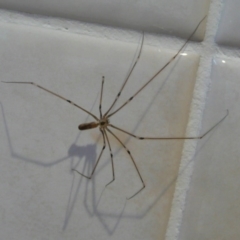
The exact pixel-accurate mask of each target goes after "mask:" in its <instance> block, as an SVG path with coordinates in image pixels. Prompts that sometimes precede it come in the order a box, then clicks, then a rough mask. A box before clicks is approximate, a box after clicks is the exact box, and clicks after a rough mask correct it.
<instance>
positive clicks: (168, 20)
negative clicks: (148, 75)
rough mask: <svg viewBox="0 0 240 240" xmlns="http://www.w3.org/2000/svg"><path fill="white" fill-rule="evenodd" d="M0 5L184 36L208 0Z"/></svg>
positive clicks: (10, 0)
mask: <svg viewBox="0 0 240 240" xmlns="http://www.w3.org/2000/svg"><path fill="white" fill-rule="evenodd" d="M0 7H2V8H6V9H12V10H15V11H22V12H27V13H33V14H42V15H47V16H54V17H61V18H67V19H76V20H80V21H85V22H92V23H97V24H103V25H108V26H114V27H124V28H131V29H137V30H145V31H154V32H158V33H165V34H166V33H167V34H173V35H176V36H182V37H185V38H186V37H188V36H189V32H191V31H192V30H193V29H194V28H195V26H196V25H197V24H198V22H199V21H200V20H201V19H202V18H203V17H204V16H205V15H206V14H207V12H208V8H209V0H202V1H192V0H171V1H169V0H162V1H159V0H152V1H148V0H139V1H134V0H121V1H108V0H99V1H95V0H80V1H79V0H68V1H66V0H65V1H57V0H48V1H29V0H0ZM203 36H204V30H203V31H202V32H201V33H200V34H199V36H198V38H199V39H202V38H203Z"/></svg>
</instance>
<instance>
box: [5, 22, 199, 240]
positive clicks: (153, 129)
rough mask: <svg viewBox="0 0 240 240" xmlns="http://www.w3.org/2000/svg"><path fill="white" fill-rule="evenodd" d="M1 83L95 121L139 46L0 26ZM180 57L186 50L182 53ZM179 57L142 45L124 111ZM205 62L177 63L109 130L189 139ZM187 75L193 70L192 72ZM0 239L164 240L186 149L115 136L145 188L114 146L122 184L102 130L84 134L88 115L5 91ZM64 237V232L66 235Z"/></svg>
mask: <svg viewBox="0 0 240 240" xmlns="http://www.w3.org/2000/svg"><path fill="white" fill-rule="evenodd" d="M0 28H1V38H0V42H1V44H0V53H1V54H0V56H1V66H0V71H1V80H3V81H34V82H36V83H38V84H40V85H42V86H44V87H46V88H48V89H50V90H52V91H54V92H56V93H58V94H60V95H62V96H65V97H67V98H69V99H71V100H72V101H74V102H76V103H77V104H79V105H81V106H82V107H84V108H86V109H88V110H91V111H92V112H94V114H96V115H98V101H99V92H100V84H101V78H102V75H105V77H106V80H105V87H104V97H103V109H104V110H105V111H106V109H107V106H109V105H110V102H111V101H113V99H114V97H115V96H116V94H117V93H118V91H119V88H120V86H121V84H122V83H123V80H124V79H125V77H126V75H127V72H128V71H129V68H130V66H131V64H133V59H134V56H135V57H136V52H137V49H139V43H138V44H129V43H123V42H118V41H112V40H103V39H98V38H93V37H87V36H84V35H80V34H71V33H64V32H61V31H54V30H47V29H42V28H36V27H35V28H33V27H29V26H20V25H18V24H4V23H1V25H0ZM179 48H180V46H179ZM174 53H175V52H173V51H167V50H164V51H163V50H162V49H160V48H158V47H150V46H146V45H144V48H143V52H142V57H141V60H140V61H139V64H138V66H137V68H136V69H135V71H134V73H133V75H132V77H131V79H130V81H129V83H128V84H127V86H126V89H125V91H124V92H123V94H122V98H121V99H120V101H119V103H118V106H120V105H119V104H120V103H123V102H124V101H126V100H127V99H129V97H131V96H132V94H133V93H134V92H135V91H137V90H138V89H139V88H140V86H141V85H142V84H143V83H145V82H146V81H147V80H148V79H149V78H150V77H151V76H152V75H153V74H154V73H156V72H157V70H158V69H159V68H160V66H163V65H164V64H165V63H166V62H167V61H168V60H169V59H170V58H171V57H172V56H173V54H174ZM198 63H199V56H198V55H196V54H188V55H187V56H181V57H180V58H177V60H176V61H175V63H174V64H172V65H171V67H170V68H168V70H167V69H166V71H164V72H163V73H162V74H161V75H160V76H159V77H157V79H155V81H154V82H152V83H151V84H150V85H149V86H148V87H147V88H146V89H144V91H143V92H142V93H141V94H139V96H137V97H136V99H134V100H133V101H132V102H131V103H130V104H129V105H128V106H126V108H124V109H123V110H122V111H121V112H120V113H119V114H116V116H114V117H112V118H111V122H112V123H113V124H116V125H118V126H121V127H122V128H124V129H128V130H129V131H130V132H132V133H135V134H137V135H140V136H141V135H143V136H183V135H184V133H185V129H186V125H187V122H188V116H189V108H190V104H191V99H192V92H193V89H194V84H195V79H196V72H197V69H198ZM186 69H187V71H186ZM0 102H1V108H2V109H1V113H0V117H1V121H0V153H1V161H0V183H1V188H0V195H1V218H0V221H1V223H0V238H1V239H16V238H17V239H24V240H28V239H31V240H32V239H44V238H47V239H79V238H81V239H99V240H100V239H113V238H114V239H128V238H130V239H138V240H140V239H144V240H145V239H149V240H150V239H164V235H165V232H166V227H167V223H168V218H169V212H170V209H171V203H172V196H173V192H174V186H175V178H176V176H177V174H178V168H179V162H180V159H181V153H182V145H183V142H181V141H180V142H179V141H176V142H175V141H140V140H136V139H133V138H130V137H128V136H126V135H124V134H123V133H117V134H118V136H119V137H120V138H121V139H122V141H123V142H124V143H125V144H126V145H127V147H128V148H129V149H130V150H131V152H132V154H133V156H134V158H135V160H136V163H137V166H138V168H139V171H140V172H141V175H142V177H143V179H144V181H145V183H146V188H145V189H144V190H143V191H142V192H141V193H140V194H139V195H137V196H136V197H134V198H133V199H131V200H129V201H126V197H128V196H131V195H132V194H133V193H134V192H135V191H137V190H138V189H139V188H140V187H141V181H140V179H139V177H138V175H137V172H136V170H135V169H134V167H133V164H132V163H131V160H130V159H129V157H128V155H127V154H126V152H125V151H124V150H123V149H122V148H121V146H120V145H119V143H117V142H116V141H114V139H112V138H111V145H112V149H113V154H114V162H115V172H116V180H115V182H114V183H112V184H111V185H109V186H108V187H107V188H106V189H105V185H106V184H107V183H108V182H109V181H110V180H111V177H112V173H111V164H110V159H109V152H108V150H107V149H106V150H105V152H104V154H103V157H102V159H101V162H100V163H99V166H98V167H97V170H96V174H95V175H94V178H93V179H92V180H91V181H89V180H87V179H83V178H82V177H80V176H79V175H78V174H72V173H71V168H72V167H74V166H76V167H77V169H78V170H79V171H84V173H89V172H90V171H91V169H92V168H93V164H94V161H96V158H97V154H98V153H99V151H100V149H101V148H102V143H101V139H100V136H99V131H98V130H97V129H93V130H90V131H86V132H81V133H80V132H79V131H78V129H77V127H78V125H79V124H80V123H83V122H86V121H92V120H93V119H92V118H90V117H88V116H87V115H86V114H85V113H84V112H82V111H80V110H79V109H77V108H75V107H73V106H71V105H70V104H68V103H67V102H64V101H62V100H61V99H58V98H57V97H55V96H52V95H50V94H48V93H46V92H44V91H42V90H41V89H38V88H34V87H33V86H31V85H17V84H4V83H1V88H0ZM62 229H64V231H62Z"/></svg>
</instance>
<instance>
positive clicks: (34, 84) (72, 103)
mask: <svg viewBox="0 0 240 240" xmlns="http://www.w3.org/2000/svg"><path fill="white" fill-rule="evenodd" d="M2 82H3V83H19V84H31V85H33V86H35V87H38V88H40V89H42V90H44V91H46V92H48V93H50V94H52V95H54V96H56V97H59V98H61V99H63V100H65V101H66V102H68V103H70V104H71V105H73V106H75V107H77V108H80V109H81V110H82V111H84V112H86V113H87V114H89V115H91V116H92V117H93V118H95V119H96V120H97V121H98V120H99V119H98V118H97V117H96V116H95V115H93V114H92V113H90V112H89V111H87V110H86V109H84V108H82V107H80V106H79V105H77V104H76V103H74V102H72V101H70V100H68V99H67V98H64V97H62V96H60V95H59V94H57V93H54V92H52V91H50V90H48V89H46V88H44V87H42V86H40V85H38V84H36V83H34V82H4V81H2Z"/></svg>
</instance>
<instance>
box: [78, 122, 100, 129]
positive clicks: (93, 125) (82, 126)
mask: <svg viewBox="0 0 240 240" xmlns="http://www.w3.org/2000/svg"><path fill="white" fill-rule="evenodd" d="M98 126H99V123H98V122H90V123H83V124H80V125H79V126H78V129H79V130H88V129H91V128H96V127H98Z"/></svg>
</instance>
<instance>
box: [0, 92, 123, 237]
mask: <svg viewBox="0 0 240 240" xmlns="http://www.w3.org/2000/svg"><path fill="white" fill-rule="evenodd" d="M97 97H98V96H97ZM97 97H96V99H95V101H94V104H93V106H94V105H95V103H96V101H97ZM0 106H1V112H2V117H3V123H4V127H5V133H6V139H7V142H8V147H9V152H10V155H11V157H12V158H15V159H18V160H22V161H24V162H27V163H31V164H35V165H38V166H40V167H45V168H48V167H52V166H54V165H56V164H59V163H62V162H64V161H69V160H70V173H71V174H72V175H73V179H72V184H71V189H70V192H69V198H68V203H67V207H66V213H65V218H64V223H63V226H62V230H63V231H64V230H65V229H66V228H67V226H68V223H69V220H70V218H71V215H72V212H73V210H74V206H75V204H76V201H77V198H78V194H79V192H80V189H81V186H82V184H83V180H85V178H84V177H82V176H80V175H79V174H76V173H74V172H73V171H72V169H74V168H76V167H77V166H78V165H79V164H80V163H81V162H82V161H84V160H85V161H84V163H83V169H82V172H88V173H89V172H91V171H92V169H93V166H94V165H95V162H96V159H97V144H98V141H99V140H100V137H101V135H99V136H98V138H97V140H96V143H94V144H87V145H85V146H79V145H78V144H77V142H78V141H79V140H80V138H81V132H79V133H78V135H77V137H76V139H75V141H74V142H73V143H72V144H71V145H70V147H69V149H68V154H67V155H66V156H64V157H62V158H59V159H55V160H52V161H49V162H47V163H46V162H43V161H41V160H37V159H31V158H28V157H26V156H23V155H21V154H19V153H17V152H16V151H15V149H14V145H13V142H12V138H11V135H10V131H9V127H8V124H7V120H6V115H5V112H4V107H3V104H2V103H1V102H0ZM92 108H93V107H92ZM88 118H89V116H88V117H87V118H86V119H85V121H86V122H87V121H88ZM109 160H110V159H109ZM108 162H109V161H108ZM95 175H96V174H95ZM85 182H86V184H85V194H84V206H85V208H86V210H87V213H88V215H89V216H90V217H93V216H97V217H98V219H99V220H100V222H102V224H103V226H104V228H105V229H106V230H107V232H108V233H109V234H112V233H113V232H114V231H115V229H116V228H117V226H118V223H119V221H120V219H121V216H122V214H123V212H124V209H125V206H124V207H123V209H122V211H121V212H120V214H119V215H118V216H115V218H117V220H116V224H114V226H113V228H112V229H111V228H109V227H108V225H107V223H106V222H105V221H104V218H103V217H102V216H101V211H99V210H98V204H99V202H100V200H101V197H102V194H101V195H100V197H99V199H98V200H97V199H96V198H97V196H96V194H95V192H96V189H95V177H94V176H93V178H92V179H91V180H87V181H86V180H85ZM89 184H91V187H89ZM76 186H77V187H76ZM89 189H91V191H92V195H91V196H92V197H91V201H89V198H88V196H89V193H88V191H89ZM104 190H105V188H104V189H103V191H104ZM103 191H102V193H103ZM90 204H91V205H92V207H91V209H90V207H89V205H90Z"/></svg>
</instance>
